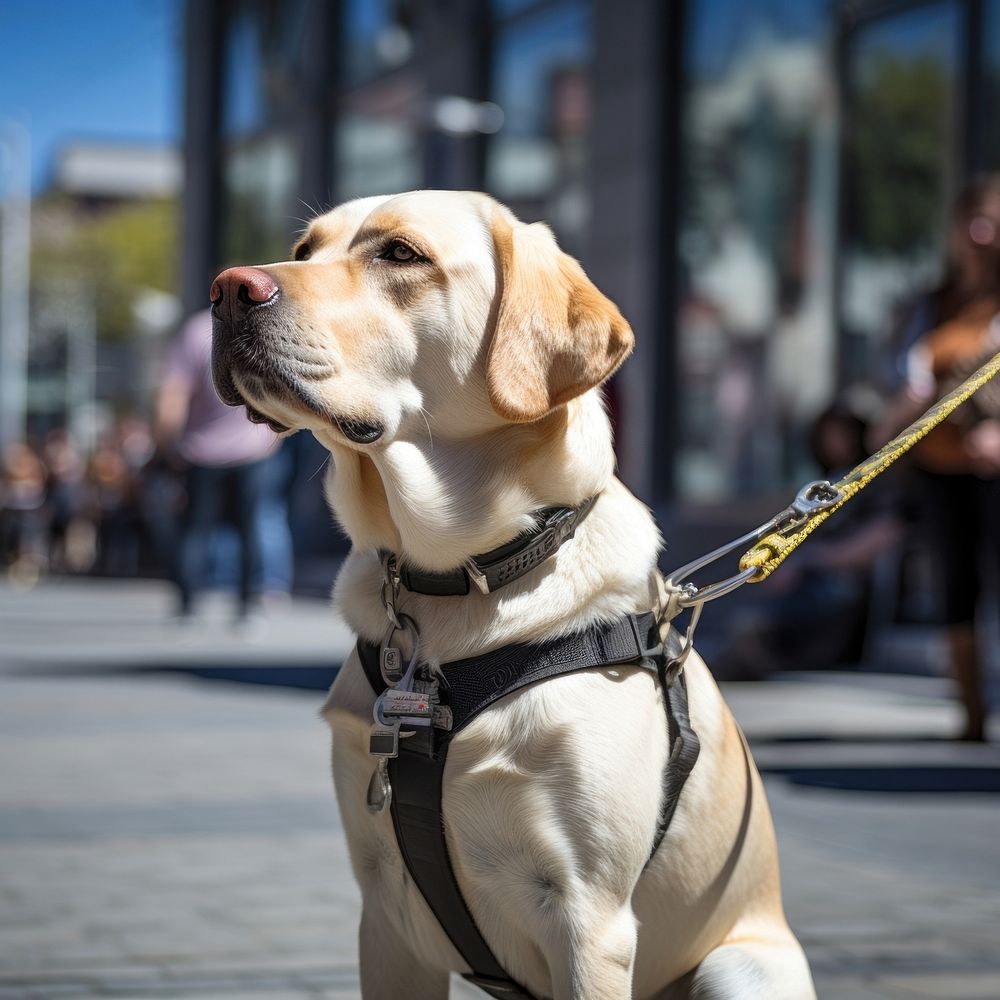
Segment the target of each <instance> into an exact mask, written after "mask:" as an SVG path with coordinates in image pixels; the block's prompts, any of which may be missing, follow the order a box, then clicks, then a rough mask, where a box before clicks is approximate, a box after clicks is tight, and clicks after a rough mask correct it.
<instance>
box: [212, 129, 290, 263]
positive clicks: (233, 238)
mask: <svg viewBox="0 0 1000 1000" xmlns="http://www.w3.org/2000/svg"><path fill="white" fill-rule="evenodd" d="M223 173H224V186H225V191H226V210H225V213H224V215H223V218H224V220H225V226H224V241H223V252H224V255H225V259H226V262H227V263H246V262H247V261H248V260H283V259H284V258H286V257H287V256H288V248H289V244H290V242H291V236H292V230H293V228H294V223H293V222H292V220H291V218H290V212H289V206H291V205H294V204H295V193H296V188H297V186H298V179H299V175H298V157H297V153H296V150H295V147H294V145H293V143H292V142H291V141H290V140H289V139H288V138H287V137H285V136H282V135H269V136H266V137H263V138H261V139H258V140H255V141H252V142H248V143H246V144H243V145H240V146H237V147H236V148H234V149H232V150H231V151H230V152H229V154H228V155H227V156H226V160H225V167H224V172H223Z"/></svg>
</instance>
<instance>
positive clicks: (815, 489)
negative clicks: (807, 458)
mask: <svg viewBox="0 0 1000 1000" xmlns="http://www.w3.org/2000/svg"><path fill="white" fill-rule="evenodd" d="M843 499H844V491H843V490H838V489H837V487H836V486H834V485H833V484H832V483H830V482H828V481H827V480H825V479H817V480H815V482H812V483H806V485H805V486H803V487H802V489H801V490H799V492H798V493H797V494H796V496H795V499H794V500H793V501H792V502H791V504H790V505H789V506H788V507H786V508H785V509H784V510H783V511H782V512H781V513H780V514H778V515H776V516H775V518H774V520H775V521H776V522H777V527H776V528H775V529H774V530H775V531H777V532H778V533H779V534H782V535H789V534H792V533H793V532H795V531H798V529H799V528H801V527H802V525H803V524H805V523H806V521H808V520H809V518H811V517H814V516H815V515H816V514H819V513H820V512H821V511H824V510H829V509H830V508H831V507H836V505H837V504H838V503H840V501H841V500H843ZM768 534H770V532H768Z"/></svg>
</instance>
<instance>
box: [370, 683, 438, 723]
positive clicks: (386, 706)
mask: <svg viewBox="0 0 1000 1000" xmlns="http://www.w3.org/2000/svg"><path fill="white" fill-rule="evenodd" d="M381 711H382V715H383V716H385V717H387V718H396V719H399V718H404V717H405V718H407V719H430V718H431V716H432V715H433V714H434V705H433V704H432V703H431V700H430V698H428V697H427V695H426V694H423V693H422V692H420V691H397V690H396V689H395V688H389V689H388V690H387V691H386V692H385V693H384V694H383V695H382V705H381Z"/></svg>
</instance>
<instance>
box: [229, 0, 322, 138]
mask: <svg viewBox="0 0 1000 1000" xmlns="http://www.w3.org/2000/svg"><path fill="white" fill-rule="evenodd" d="M305 16H306V0H236V2H235V3H233V5H232V7H231V9H230V10H229V12H228V20H227V22H226V36H225V51H224V55H223V67H224V68H223V105H222V124H223V131H224V132H225V134H226V135H227V136H245V135H248V134H250V133H252V132H256V131H258V130H260V129H261V128H263V127H265V126H266V125H269V124H273V123H274V122H276V121H280V119H281V118H282V117H283V116H284V115H287V114H288V112H289V110H290V108H291V106H292V105H293V103H294V102H295V101H296V100H301V94H302V92H303V90H304V85H303V84H302V82H301V81H300V79H299V68H300V54H301V50H302V44H303V41H304V29H305Z"/></svg>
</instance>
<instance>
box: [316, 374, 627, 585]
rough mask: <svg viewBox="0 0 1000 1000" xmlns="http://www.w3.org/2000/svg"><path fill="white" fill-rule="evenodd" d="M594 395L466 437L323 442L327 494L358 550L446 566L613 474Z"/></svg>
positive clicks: (597, 489) (604, 422) (504, 538)
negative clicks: (376, 443) (380, 445)
mask: <svg viewBox="0 0 1000 1000" xmlns="http://www.w3.org/2000/svg"><path fill="white" fill-rule="evenodd" d="M610 442H611V434H610V428H609V426H608V418H607V415H606V414H605V412H604V409H603V406H602V405H601V401H600V398H599V397H598V395H597V393H596V392H591V393H587V394H586V395H585V396H584V397H583V398H581V399H578V400H574V401H572V402H571V403H570V404H568V405H566V406H563V407H560V408H559V409H557V410H555V411H554V412H553V413H551V414H549V415H548V416H547V417H545V418H544V419H543V420H540V421H537V422H535V423H532V424H525V425H521V426H511V425H507V426H505V427H503V428H502V429H500V430H497V431H494V432H490V433H486V434H482V435H479V436H478V437H475V438H471V439H468V438H467V439H463V440H458V441H455V440H448V439H443V438H441V437H436V436H435V437H433V438H432V437H431V436H430V435H429V434H426V433H425V434H424V435H422V436H416V435H414V436H413V437H409V438H405V437H404V438H400V439H397V440H396V441H394V442H392V443H391V444H389V445H388V446H387V447H385V448H384V449H381V450H379V451H373V452H371V453H365V454H362V453H360V452H357V451H353V450H350V449H347V448H345V447H343V446H341V445H337V444H335V443H331V442H328V444H330V445H331V451H332V452H333V466H332V469H331V472H330V475H329V478H328V480H327V495H328V498H329V500H330V503H331V506H332V507H333V510H334V513H335V515H336V517H337V519H338V521H339V522H340V524H341V525H342V526H343V528H344V530H345V531H346V532H347V534H348V536H349V537H350V539H351V541H352V543H353V545H354V547H355V548H357V549H374V550H379V549H381V550H388V551H391V552H394V553H396V555H397V556H399V557H400V558H401V560H403V561H405V562H407V563H409V564H411V565H413V566H418V567H420V568H421V569H425V570H450V569H454V568H455V567H457V566H461V565H463V564H464V563H466V562H467V561H468V560H469V559H470V558H471V557H472V556H474V555H477V554H479V553H482V552H487V551H489V550H491V549H493V548H496V547H497V546H498V545H502V544H504V543H505V542H508V541H510V540H511V539H512V538H514V537H516V536H517V535H519V534H520V533H521V532H523V531H525V530H526V529H529V528H530V527H532V526H533V523H534V522H533V519H532V515H533V513H534V512H535V511H538V510H540V509H542V508H545V507H553V506H558V505H565V506H576V505H578V504H580V503H582V502H583V501H584V500H586V499H588V498H589V497H592V496H597V495H598V494H600V493H601V492H602V491H603V490H604V489H605V488H606V487H607V485H608V483H609V482H610V480H611V478H612V476H613V473H614V453H613V451H612V448H611V443H610Z"/></svg>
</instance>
